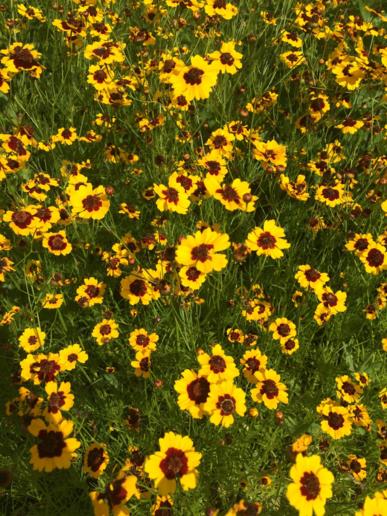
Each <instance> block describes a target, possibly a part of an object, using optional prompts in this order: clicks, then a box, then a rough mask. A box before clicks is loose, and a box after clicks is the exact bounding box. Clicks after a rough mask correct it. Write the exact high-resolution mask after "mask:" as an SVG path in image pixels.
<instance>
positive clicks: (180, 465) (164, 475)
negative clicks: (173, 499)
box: [144, 432, 202, 495]
mask: <svg viewBox="0 0 387 516" xmlns="http://www.w3.org/2000/svg"><path fill="white" fill-rule="evenodd" d="M159 446H160V450H159V451H157V452H156V453H154V454H153V455H151V456H150V457H148V458H147V459H146V461H145V466H144V468H145V471H146V473H147V474H148V475H149V477H150V478H151V480H153V481H154V484H155V487H156V489H157V490H158V492H159V493H160V494H161V495H167V494H169V493H174V492H175V490H176V481H177V479H179V481H180V485H181V487H182V488H183V490H184V491H187V490H188V489H194V488H195V487H196V484H197V478H198V471H197V467H198V466H199V464H200V460H201V458H202V454H201V453H199V452H197V451H196V450H195V448H194V446H193V442H192V440H191V439H190V438H189V437H188V436H182V435H179V434H175V433H174V432H167V433H166V434H165V435H164V437H162V438H160V439H159Z"/></svg>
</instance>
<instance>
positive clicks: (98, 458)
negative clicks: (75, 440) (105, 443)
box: [87, 448, 104, 473]
mask: <svg viewBox="0 0 387 516" xmlns="http://www.w3.org/2000/svg"><path fill="white" fill-rule="evenodd" d="M103 462H104V450H103V448H93V449H92V450H90V451H89V453H88V454H87V465H88V467H89V468H90V469H91V471H94V473H95V472H96V471H98V470H99V468H100V466H101V465H102V464H103Z"/></svg>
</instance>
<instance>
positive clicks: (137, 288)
mask: <svg viewBox="0 0 387 516" xmlns="http://www.w3.org/2000/svg"><path fill="white" fill-rule="evenodd" d="M129 290H130V292H131V293H132V294H133V295H134V296H137V297H142V296H145V294H146V290H147V288H146V284H145V281H144V280H140V279H136V280H134V281H133V282H132V283H131V284H130V287H129Z"/></svg>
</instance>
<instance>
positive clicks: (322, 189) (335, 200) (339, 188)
mask: <svg viewBox="0 0 387 516" xmlns="http://www.w3.org/2000/svg"><path fill="white" fill-rule="evenodd" d="M315 199H316V201H319V202H321V203H323V204H326V205H327V206H329V207H330V208H334V207H335V206H338V205H339V204H344V203H346V202H348V201H349V199H350V195H349V194H348V193H347V192H346V191H345V190H344V185H343V184H342V183H339V182H336V183H335V184H334V185H332V186H328V185H320V186H318V187H317V190H316V193H315Z"/></svg>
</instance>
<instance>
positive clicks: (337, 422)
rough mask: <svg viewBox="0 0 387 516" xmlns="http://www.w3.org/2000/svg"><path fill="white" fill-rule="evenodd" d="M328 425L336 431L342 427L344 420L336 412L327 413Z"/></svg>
mask: <svg viewBox="0 0 387 516" xmlns="http://www.w3.org/2000/svg"><path fill="white" fill-rule="evenodd" d="M328 425H329V426H330V427H331V428H333V429H334V430H338V429H339V428H342V427H343V426H344V418H343V416H342V415H341V414H338V413H337V412H329V415H328Z"/></svg>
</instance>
